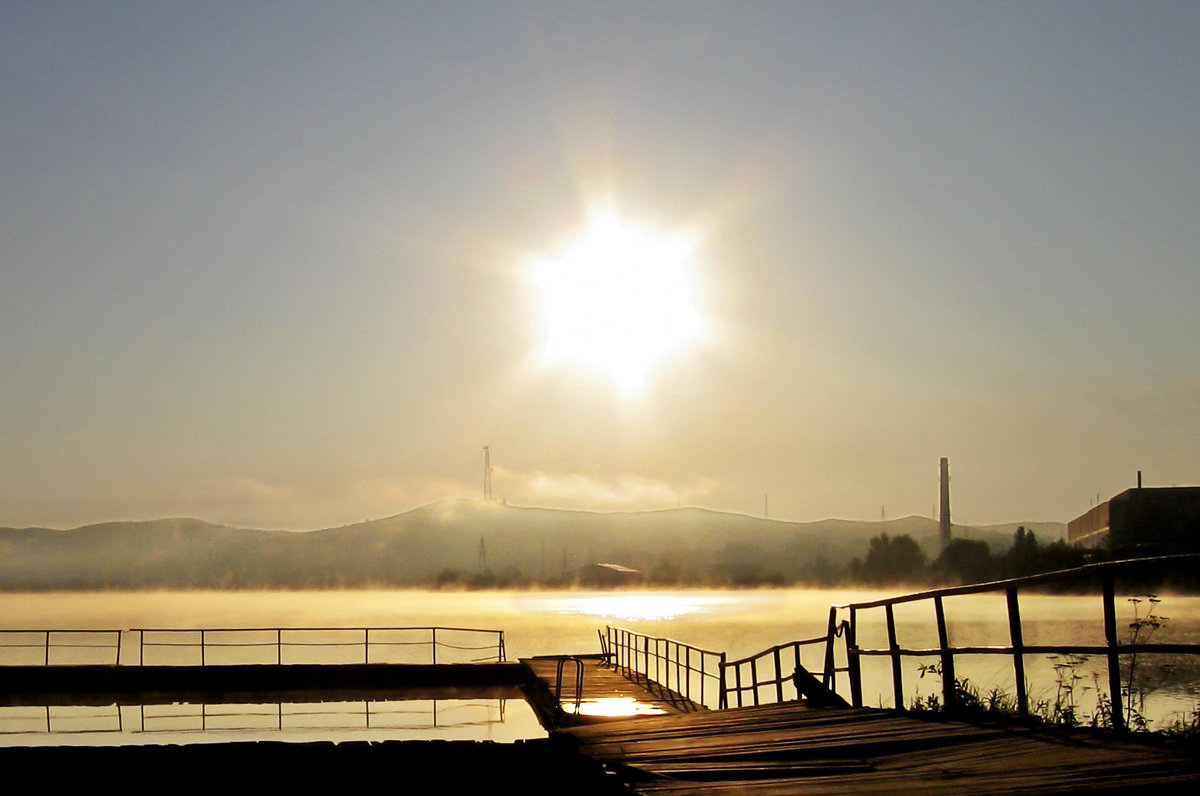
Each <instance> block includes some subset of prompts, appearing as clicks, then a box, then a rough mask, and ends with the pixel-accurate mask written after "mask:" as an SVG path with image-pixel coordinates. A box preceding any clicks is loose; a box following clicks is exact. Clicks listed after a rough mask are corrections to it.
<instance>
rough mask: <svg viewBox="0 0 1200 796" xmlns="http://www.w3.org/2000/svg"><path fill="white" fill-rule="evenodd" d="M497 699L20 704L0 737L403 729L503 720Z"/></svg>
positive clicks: (0, 727) (3, 715) (6, 714)
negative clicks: (90, 704) (91, 704)
mask: <svg viewBox="0 0 1200 796" xmlns="http://www.w3.org/2000/svg"><path fill="white" fill-rule="evenodd" d="M506 702H507V699H505V698H476V699H466V698H462V697H454V698H450V699H421V700H403V701H396V700H382V701H379V700H356V701H344V702H319V703H292V702H264V703H254V704H242V703H214V704H208V703H203V702H199V703H179V702H176V703H171V704H151V705H146V704H141V705H115V704H114V705H104V706H79V705H71V706H64V705H53V706H51V705H22V706H7V707H0V739H3V738H5V737H6V736H8V737H12V736H33V735H55V736H70V735H112V734H129V733H132V734H147V733H170V734H173V735H179V734H181V733H205V734H207V733H213V732H221V731H226V732H255V731H260V732H273V733H285V732H289V731H313V730H328V731H354V730H363V731H378V732H384V733H389V732H403V731H421V730H436V729H441V730H454V729H466V728H471V727H489V726H494V725H499V724H503V723H504V722H505V712H506Z"/></svg>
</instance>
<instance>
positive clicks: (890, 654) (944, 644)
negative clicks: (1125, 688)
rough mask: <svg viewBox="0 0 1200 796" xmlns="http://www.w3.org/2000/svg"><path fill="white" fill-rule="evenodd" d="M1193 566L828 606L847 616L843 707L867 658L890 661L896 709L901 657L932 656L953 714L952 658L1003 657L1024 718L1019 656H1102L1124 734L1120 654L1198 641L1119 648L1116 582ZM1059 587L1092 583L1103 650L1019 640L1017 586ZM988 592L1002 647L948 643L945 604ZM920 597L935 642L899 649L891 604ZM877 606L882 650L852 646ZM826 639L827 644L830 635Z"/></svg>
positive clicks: (1075, 573) (1193, 559) (1142, 563)
mask: <svg viewBox="0 0 1200 796" xmlns="http://www.w3.org/2000/svg"><path fill="white" fill-rule="evenodd" d="M1197 563H1200V554H1191V555H1177V556H1161V557H1157V558H1145V559H1131V560H1126V561H1111V562H1106V563H1102V564H1090V565H1087V566H1083V567H1077V568H1075V569H1066V570H1059V571H1056V572H1047V573H1043V574H1040V575H1031V576H1028V577H1022V578H1011V579H1008V580H1000V581H993V582H990V583H978V584H973V585H968V586H956V587H951V588H943V589H932V590H929V591H922V592H916V593H913V594H905V595H901V596H899V597H891V598H887V599H883V600H872V601H870V602H861V603H850V604H847V605H840V606H833V607H832V608H831V609H830V610H831V612H834V611H844V612H848V619H846V620H844V624H843V625H842V626H843V627H844V628H845V632H844V634H843V638H844V641H845V645H844V650H845V655H846V661H847V667H848V672H847V673H848V679H849V686H850V699H851V702H852V704H853V705H855V706H856V707H861V706H862V704H863V688H862V659H863V658H864V657H867V656H884V657H887V658H889V659H890V662H891V678H890V679H891V682H892V691H893V699H894V704H895V707H897V708H900V709H903V708H904V678H903V667H902V665H901V663H902V660H903V659H904V658H906V657H924V658H931V657H932V658H937V659H938V663H937V666H938V668H939V671H940V673H941V677H942V697H941V698H942V704H943V705H944V706H945V708H946V709H947V710H948V711H954V710H956V709H957V708H959V707H960V705H959V701H960V694H959V691H958V687H957V686H958V683H957V681H956V678H955V668H954V667H955V657H956V656H961V655H1006V656H1009V657H1011V658H1012V667H1013V680H1014V684H1015V691H1016V708H1017V713H1018V714H1019V715H1020V716H1028V715H1029V695H1028V693H1027V686H1026V680H1025V656H1026V655H1039V654H1046V655H1096V656H1102V657H1103V659H1104V661H1105V664H1106V668H1107V672H1106V673H1107V680H1108V690H1109V694H1108V696H1109V707H1110V720H1111V724H1112V727H1113V728H1114V729H1116V730H1124V729H1127V728H1126V726H1125V725H1126V721H1125V711H1124V709H1123V706H1122V698H1123V697H1122V682H1121V665H1120V664H1121V656H1122V655H1137V654H1142V653H1147V654H1150V653H1159V654H1161V653H1168V654H1184V655H1200V644H1166V643H1157V644H1156V643H1146V642H1138V643H1132V642H1129V643H1122V642H1121V640H1120V639H1119V637H1118V634H1117V612H1116V585H1115V584H1116V578H1117V577H1118V576H1136V575H1141V574H1143V573H1147V572H1151V573H1154V572H1161V571H1163V570H1164V569H1169V568H1180V569H1182V568H1185V567H1189V566H1190V567H1193V568H1194V567H1195V565H1196V564H1197ZM1064 584H1076V585H1091V586H1092V588H1093V589H1094V588H1095V586H1096V585H1097V584H1098V585H1099V590H1100V594H1101V603H1102V605H1101V607H1102V612H1103V626H1104V640H1105V643H1104V644H1103V645H1081V644H1037V645H1031V644H1026V643H1025V642H1024V638H1023V633H1022V626H1021V609H1020V599H1019V596H1020V591H1021V589H1029V588H1031V587H1046V586H1058V587H1061V586H1062V585H1064ZM988 592H1003V593H1004V595H1005V599H1006V610H1007V617H1008V628H1009V639H1008V643H1007V644H1004V645H999V646H953V645H951V643H950V635H949V630H948V627H947V621H946V608H945V599H946V598H948V597H953V596H958V595H967V594H983V593H988ZM924 600H928V601H931V602H932V603H933V608H934V615H935V623H936V627H937V636H938V645H937V646H936V647H932V648H922V649H908V648H902V647H901V646H900V645H899V643H898V641H897V637H896V618H895V612H894V607H895V606H896V605H899V604H901V603H911V602H918V601H924ZM880 608H882V609H883V611H884V622H885V625H886V631H887V647H885V648H865V647H860V646H859V644H858V642H857V636H858V631H859V629H860V628H859V625H860V622H861V615H862V614H863V613H864V612H865V611H868V610H873V609H880ZM832 623H833V617H832V614H831V626H832ZM830 640H831V641H832V637H831V639H830ZM830 646H832V644H831V645H830Z"/></svg>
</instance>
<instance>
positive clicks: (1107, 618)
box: [1101, 572, 1128, 732]
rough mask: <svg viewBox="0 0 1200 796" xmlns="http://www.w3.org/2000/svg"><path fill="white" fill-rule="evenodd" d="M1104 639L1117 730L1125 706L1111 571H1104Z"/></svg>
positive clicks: (1121, 729) (1122, 724)
mask: <svg viewBox="0 0 1200 796" xmlns="http://www.w3.org/2000/svg"><path fill="white" fill-rule="evenodd" d="M1101 584H1102V587H1103V590H1104V641H1105V643H1106V644H1107V645H1108V701H1109V705H1110V707H1111V709H1112V726H1113V729H1114V730H1116V731H1118V732H1124V731H1125V730H1126V729H1128V728H1127V727H1126V726H1125V708H1124V707H1123V706H1122V704H1121V654H1120V652H1119V650H1118V645H1119V642H1118V640H1117V604H1116V588H1115V586H1114V585H1113V576H1112V573H1111V572H1106V573H1104V576H1103V580H1102V581H1101Z"/></svg>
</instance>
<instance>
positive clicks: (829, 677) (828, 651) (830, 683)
mask: <svg viewBox="0 0 1200 796" xmlns="http://www.w3.org/2000/svg"><path fill="white" fill-rule="evenodd" d="M835 639H837V607H836V606H832V605H831V606H829V625H828V626H827V627H826V628H825V670H824V671H823V672H821V685H823V686H825V687H826V688H828V689H829V690H830V691H836V690H837V673H836V672H835V671H834V669H835V668H836V667H837V663H836V662H835V659H834V649H833V643H834V640H835Z"/></svg>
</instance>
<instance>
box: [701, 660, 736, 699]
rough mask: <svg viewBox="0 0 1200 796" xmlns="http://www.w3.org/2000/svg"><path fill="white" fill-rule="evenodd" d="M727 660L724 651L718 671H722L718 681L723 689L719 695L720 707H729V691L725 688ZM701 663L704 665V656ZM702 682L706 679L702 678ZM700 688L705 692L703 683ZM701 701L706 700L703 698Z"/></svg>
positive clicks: (718, 662)
mask: <svg viewBox="0 0 1200 796" xmlns="http://www.w3.org/2000/svg"><path fill="white" fill-rule="evenodd" d="M725 660H726V659H725V653H724V652H722V653H721V657H720V659H719V660H718V661H717V671H718V672H720V681H719V682H718V683H717V685H718V687H719V688H720V689H721V695H720V697H718V703H717V704H718V706H719V707H722V708H727V707H729V696H728V692H727V690H726V688H725V685H726V683H725ZM701 665H703V658H701ZM700 682H701V684H703V682H704V680H703V679H701V680H700ZM700 690H701V692H703V690H704V686H703V685H701V687H700ZM700 701H701V702H703V701H704V700H703V699H701V700H700Z"/></svg>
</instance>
